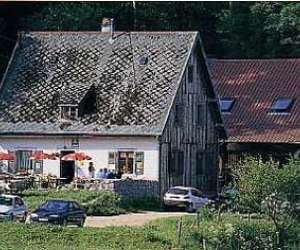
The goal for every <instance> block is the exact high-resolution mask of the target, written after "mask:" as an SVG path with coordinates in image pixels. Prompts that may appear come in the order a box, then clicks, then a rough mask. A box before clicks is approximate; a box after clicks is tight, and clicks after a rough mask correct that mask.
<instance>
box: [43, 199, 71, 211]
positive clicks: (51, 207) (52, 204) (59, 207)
mask: <svg viewBox="0 0 300 250" xmlns="http://www.w3.org/2000/svg"><path fill="white" fill-rule="evenodd" d="M67 208H68V202H66V201H47V202H46V203H44V204H43V205H42V206H40V208H39V209H38V210H46V211H65V210H67Z"/></svg>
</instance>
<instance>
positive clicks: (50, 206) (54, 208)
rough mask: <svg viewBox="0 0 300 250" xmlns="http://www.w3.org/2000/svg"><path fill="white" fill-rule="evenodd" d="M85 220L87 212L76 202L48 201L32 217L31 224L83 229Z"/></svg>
mask: <svg viewBox="0 0 300 250" xmlns="http://www.w3.org/2000/svg"><path fill="white" fill-rule="evenodd" d="M85 219H86V214H85V211H84V210H83V209H82V208H81V206H80V205H79V204H78V203H77V202H76V201H69V200H48V201H47V202H45V203H44V204H42V205H41V206H40V207H39V208H38V209H36V210H35V211H34V212H33V213H32V214H31V215H30V218H29V222H40V223H50V224H57V225H62V226H67V225H69V224H73V225H77V226H79V227H82V226H83V225H84V222H85Z"/></svg>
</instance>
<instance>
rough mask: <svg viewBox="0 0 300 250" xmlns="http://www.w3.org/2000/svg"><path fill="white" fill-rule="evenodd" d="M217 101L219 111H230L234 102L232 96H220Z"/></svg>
mask: <svg viewBox="0 0 300 250" xmlns="http://www.w3.org/2000/svg"><path fill="white" fill-rule="evenodd" d="M219 103H220V108H221V112H223V113H224V112H225V113H226V112H230V111H231V109H232V107H233V104H234V99H233V98H220V99H219Z"/></svg>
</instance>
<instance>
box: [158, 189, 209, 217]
mask: <svg viewBox="0 0 300 250" xmlns="http://www.w3.org/2000/svg"><path fill="white" fill-rule="evenodd" d="M163 200H164V204H165V206H166V207H170V206H176V207H185V208H186V211H187V212H194V211H196V210H197V209H198V208H200V207H202V206H204V205H206V204H208V203H209V202H211V201H210V200H209V199H208V198H207V197H205V196H204V195H203V193H202V192H200V191H199V190H198V189H196V188H193V187H181V186H176V187H172V188H170V189H169V190H168V192H166V193H165V195H164V198H163Z"/></svg>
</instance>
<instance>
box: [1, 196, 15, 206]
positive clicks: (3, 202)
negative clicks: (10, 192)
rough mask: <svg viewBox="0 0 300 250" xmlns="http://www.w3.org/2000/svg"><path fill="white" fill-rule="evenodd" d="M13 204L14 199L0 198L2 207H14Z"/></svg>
mask: <svg viewBox="0 0 300 250" xmlns="http://www.w3.org/2000/svg"><path fill="white" fill-rule="evenodd" d="M12 204H13V199H12V198H9V197H3V196H0V205H4V206H12Z"/></svg>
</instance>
